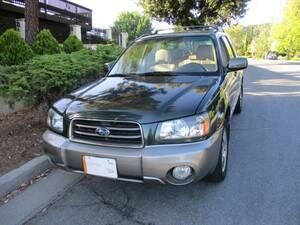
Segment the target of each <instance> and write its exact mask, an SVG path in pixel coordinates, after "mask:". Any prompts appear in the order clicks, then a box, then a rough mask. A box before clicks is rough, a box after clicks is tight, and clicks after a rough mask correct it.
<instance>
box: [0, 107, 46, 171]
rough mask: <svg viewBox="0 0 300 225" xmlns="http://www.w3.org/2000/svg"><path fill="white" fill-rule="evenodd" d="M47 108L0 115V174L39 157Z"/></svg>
mask: <svg viewBox="0 0 300 225" xmlns="http://www.w3.org/2000/svg"><path fill="white" fill-rule="evenodd" d="M46 118H47V107H45V106H41V107H39V108H38V109H26V110H21V111H18V112H15V113H10V114H7V115H3V114H0V174H2V175H3V174H4V173H7V172H8V171H10V170H12V169H14V168H17V167H19V166H21V165H23V164H24V163H26V162H27V161H29V160H31V159H33V158H35V157H36V156H39V155H41V150H42V139H41V135H42V134H43V132H44V131H45V130H46Z"/></svg>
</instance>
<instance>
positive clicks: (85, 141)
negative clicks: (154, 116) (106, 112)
mask: <svg viewBox="0 0 300 225" xmlns="http://www.w3.org/2000/svg"><path fill="white" fill-rule="evenodd" d="M75 120H87V121H99V122H101V121H102V122H118V123H133V124H137V125H138V126H139V128H140V132H141V139H142V143H141V145H136V146H133V145H126V144H108V143H103V142H97V141H87V140H81V139H78V138H74V137H73V122H74V121H75ZM69 140H70V141H72V142H77V143H82V144H90V145H97V146H104V147H120V148H143V147H144V146H145V141H144V131H143V127H142V126H141V124H139V123H137V122H134V121H122V120H101V119H98V118H84V117H73V118H72V119H71V121H70V125H69Z"/></svg>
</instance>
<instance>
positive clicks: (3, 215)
mask: <svg viewBox="0 0 300 225" xmlns="http://www.w3.org/2000/svg"><path fill="white" fill-rule="evenodd" d="M83 177H84V176H83V175H82V174H76V173H70V172H66V171H64V170H61V169H55V170H53V171H52V172H51V173H50V174H49V175H48V176H47V177H44V178H43V179H41V180H39V181H38V182H37V183H35V184H33V185H31V186H29V187H28V188H27V189H26V190H25V191H24V192H22V193H20V194H18V195H17V196H16V197H14V198H13V199H12V200H10V201H9V202H8V203H6V204H4V205H2V206H0V224H1V225H2V224H5V225H21V224H24V223H25V222H27V221H28V220H30V219H31V218H32V217H33V216H35V215H36V214H37V213H38V212H40V211H41V210H42V209H44V208H45V207H46V206H48V205H49V204H51V202H53V201H55V200H56V199H57V198H59V197H60V196H62V195H63V193H64V192H65V191H66V190H68V189H69V188H71V187H72V186H73V185H74V184H76V183H78V182H79V181H80V180H81V179H82V178H83Z"/></svg>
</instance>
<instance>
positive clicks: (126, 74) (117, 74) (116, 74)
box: [108, 73, 131, 77]
mask: <svg viewBox="0 0 300 225" xmlns="http://www.w3.org/2000/svg"><path fill="white" fill-rule="evenodd" d="M130 75H131V74H129V73H114V74H110V75H108V76H109V77H128V76H130Z"/></svg>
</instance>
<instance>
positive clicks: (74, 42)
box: [63, 34, 83, 53]
mask: <svg viewBox="0 0 300 225" xmlns="http://www.w3.org/2000/svg"><path fill="white" fill-rule="evenodd" d="M63 48H64V51H65V52H66V53H72V52H77V51H80V50H81V49H83V44H82V42H81V41H80V40H79V39H78V38H77V37H76V36H75V35H73V34H71V35H70V36H69V37H68V38H67V39H66V40H65V41H64V43H63Z"/></svg>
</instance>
